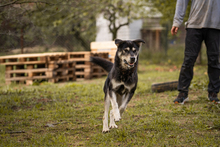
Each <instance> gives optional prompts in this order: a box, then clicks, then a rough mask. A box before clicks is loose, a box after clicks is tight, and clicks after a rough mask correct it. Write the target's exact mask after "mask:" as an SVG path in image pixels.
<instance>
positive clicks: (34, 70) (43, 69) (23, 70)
mask: <svg viewBox="0 0 220 147" xmlns="http://www.w3.org/2000/svg"><path fill="white" fill-rule="evenodd" d="M46 71H50V69H47V68H37V69H18V70H9V71H6V72H5V73H29V72H46Z"/></svg>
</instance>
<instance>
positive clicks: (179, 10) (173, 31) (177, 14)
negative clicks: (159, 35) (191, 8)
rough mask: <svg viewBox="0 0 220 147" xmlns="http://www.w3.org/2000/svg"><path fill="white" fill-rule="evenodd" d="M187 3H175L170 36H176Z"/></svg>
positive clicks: (185, 0) (183, 0) (182, 0)
mask: <svg viewBox="0 0 220 147" xmlns="http://www.w3.org/2000/svg"><path fill="white" fill-rule="evenodd" d="M188 2H189V0H177V2H176V11H175V15H174V19H173V26H172V29H171V34H172V35H176V33H177V32H178V29H179V27H180V25H181V24H182V22H183V19H184V16H185V12H186V8H187V5H188Z"/></svg>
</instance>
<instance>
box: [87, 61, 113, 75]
mask: <svg viewBox="0 0 220 147" xmlns="http://www.w3.org/2000/svg"><path fill="white" fill-rule="evenodd" d="M90 62H92V63H95V64H97V65H99V66H101V67H102V68H103V69H104V70H106V71H107V72H108V73H109V72H110V71H111V69H112V67H113V63H112V62H111V61H108V60H106V59H104V58H100V57H90Z"/></svg>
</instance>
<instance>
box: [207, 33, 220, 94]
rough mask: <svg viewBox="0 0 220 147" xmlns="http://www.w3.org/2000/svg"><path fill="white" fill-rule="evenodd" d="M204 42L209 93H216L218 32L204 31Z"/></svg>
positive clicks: (219, 67)
mask: <svg viewBox="0 0 220 147" xmlns="http://www.w3.org/2000/svg"><path fill="white" fill-rule="evenodd" d="M204 30H205V33H204V40H205V44H206V48H207V56H208V76H209V85H208V92H209V93H213V92H214V93H218V92H219V88H220V79H219V76H220V63H219V49H220V48H219V47H220V30H217V29H204Z"/></svg>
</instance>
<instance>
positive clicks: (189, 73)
mask: <svg viewBox="0 0 220 147" xmlns="http://www.w3.org/2000/svg"><path fill="white" fill-rule="evenodd" d="M203 40H204V42H205V45H206V50H207V57H208V76H209V85H208V92H215V93H218V92H219V88H220V79H219V76H220V63H219V46H220V30H217V29H210V28H202V29H192V28H187V33H186V40H185V56H184V62H183V64H182V67H181V71H180V75H179V84H178V90H179V91H180V92H185V93H188V89H189V86H190V82H191V80H192V78H193V66H194V63H195V61H196V58H197V56H198V54H199V51H200V49H201V44H202V41H203Z"/></svg>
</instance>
